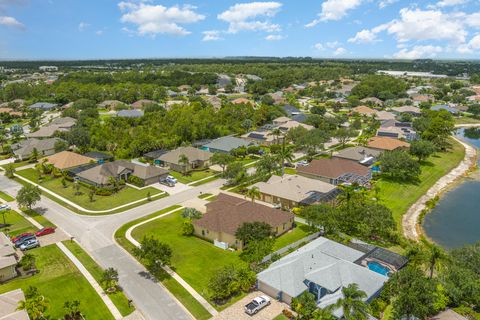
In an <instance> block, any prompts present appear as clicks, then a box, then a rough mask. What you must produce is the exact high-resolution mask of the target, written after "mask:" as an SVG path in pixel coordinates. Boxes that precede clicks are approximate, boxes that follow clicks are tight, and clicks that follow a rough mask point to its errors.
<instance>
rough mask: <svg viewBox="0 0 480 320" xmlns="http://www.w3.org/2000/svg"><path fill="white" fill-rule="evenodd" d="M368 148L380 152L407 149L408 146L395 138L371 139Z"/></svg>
mask: <svg viewBox="0 0 480 320" xmlns="http://www.w3.org/2000/svg"><path fill="white" fill-rule="evenodd" d="M368 146H369V147H370V148H375V149H380V150H395V149H398V148H408V147H410V144H409V143H408V142H405V141H402V140H398V139H395V138H388V137H373V138H371V139H370V140H369V141H368Z"/></svg>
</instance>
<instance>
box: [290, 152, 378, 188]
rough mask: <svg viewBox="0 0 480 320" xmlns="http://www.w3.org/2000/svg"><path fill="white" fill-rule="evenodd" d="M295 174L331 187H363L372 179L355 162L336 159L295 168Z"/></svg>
mask: <svg viewBox="0 0 480 320" xmlns="http://www.w3.org/2000/svg"><path fill="white" fill-rule="evenodd" d="M297 173H298V174H299V175H302V176H304V177H307V178H312V179H317V180H321V181H324V182H327V183H331V184H333V185H339V184H343V183H358V184H360V185H365V184H367V183H368V182H369V181H370V179H371V178H372V173H371V171H370V169H369V168H367V167H365V166H362V165H361V164H359V163H358V162H356V161H351V160H346V159H342V158H336V157H333V158H321V159H317V160H313V161H312V162H310V164H309V165H307V166H304V167H299V168H297Z"/></svg>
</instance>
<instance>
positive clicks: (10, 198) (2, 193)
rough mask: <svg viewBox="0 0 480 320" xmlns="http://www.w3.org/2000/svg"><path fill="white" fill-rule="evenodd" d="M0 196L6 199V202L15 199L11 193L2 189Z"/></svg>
mask: <svg viewBox="0 0 480 320" xmlns="http://www.w3.org/2000/svg"><path fill="white" fill-rule="evenodd" d="M0 198H2V199H3V200H5V201H7V202H12V201H14V200H15V198H14V197H12V196H11V195H9V194H6V193H5V192H3V191H0Z"/></svg>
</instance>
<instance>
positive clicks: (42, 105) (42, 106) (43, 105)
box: [28, 102, 58, 111]
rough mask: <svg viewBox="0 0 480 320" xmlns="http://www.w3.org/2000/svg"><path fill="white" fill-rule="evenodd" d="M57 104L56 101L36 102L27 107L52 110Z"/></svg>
mask: <svg viewBox="0 0 480 320" xmlns="http://www.w3.org/2000/svg"><path fill="white" fill-rule="evenodd" d="M57 106H58V105H57V104H56V103H49V102H37V103H34V104H32V105H30V106H29V107H28V108H29V109H37V110H42V111H50V110H53V109H55V108H56V107H57Z"/></svg>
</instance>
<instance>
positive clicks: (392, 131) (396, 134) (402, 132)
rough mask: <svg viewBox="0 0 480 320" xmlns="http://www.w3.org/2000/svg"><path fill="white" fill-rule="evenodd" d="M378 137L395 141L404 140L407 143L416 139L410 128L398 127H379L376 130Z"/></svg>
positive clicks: (413, 131)
mask: <svg viewBox="0 0 480 320" xmlns="http://www.w3.org/2000/svg"><path fill="white" fill-rule="evenodd" d="M377 136H378V137H388V138H395V139H405V140H407V141H412V140H415V139H417V133H416V132H415V130H414V129H413V128H411V127H400V126H388V127H386V126H381V127H380V128H379V129H378V130H377Z"/></svg>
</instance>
